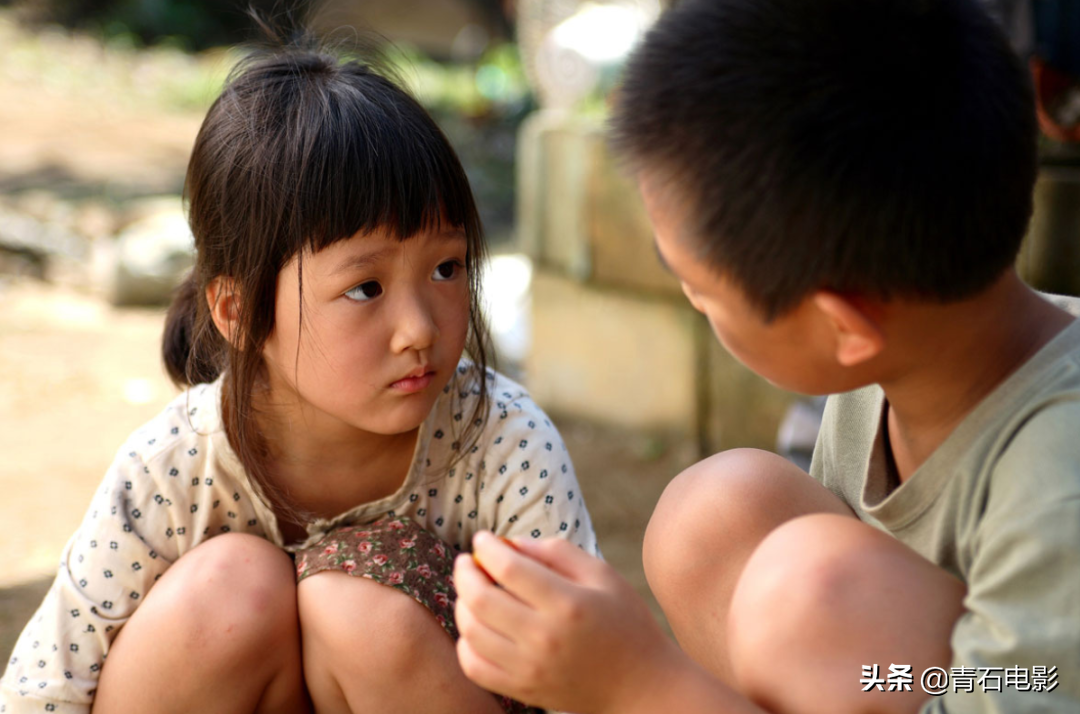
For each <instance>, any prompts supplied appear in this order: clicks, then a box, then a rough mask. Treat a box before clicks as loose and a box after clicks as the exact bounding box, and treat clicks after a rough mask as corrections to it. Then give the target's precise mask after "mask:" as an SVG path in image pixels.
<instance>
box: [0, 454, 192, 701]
mask: <svg viewBox="0 0 1080 714" xmlns="http://www.w3.org/2000/svg"><path fill="white" fill-rule="evenodd" d="M171 505H172V502H171V501H170V500H169V499H168V498H166V497H165V495H163V493H162V492H161V491H160V490H159V489H158V488H157V487H156V485H155V483H154V480H153V478H152V477H151V476H150V470H149V469H148V468H147V467H146V465H145V464H144V463H143V461H142V459H141V458H140V457H139V455H138V454H137V453H136V452H135V451H130V450H128V449H127V448H126V447H125V448H124V449H122V450H121V453H120V454H119V455H118V456H117V458H116V460H115V461H114V462H113V464H112V466H111V467H110V468H109V471H108V472H107V474H106V477H105V479H104V481H103V482H102V484H101V486H100V488H99V489H98V491H97V493H96V494H95V495H94V497H93V500H92V501H91V505H90V509H89V510H88V512H87V514H86V516H85V518H84V519H83V522H82V524H81V526H80V527H79V529H78V531H77V532H76V533H75V535H74V536H73V537H72V538H71V540H70V541H68V544H67V545H66V546H65V548H64V551H63V555H62V557H61V562H60V568H59V572H58V573H57V576H56V579H55V580H54V582H53V584H52V587H51V588H50V589H49V591H48V593H47V594H46V596H45V599H44V601H43V602H42V604H41V606H40V607H39V608H38V610H37V612H36V613H35V614H34V615H33V617H32V618H31V619H30V622H29V623H28V624H27V625H26V627H25V629H24V630H23V632H22V634H21V635H20V637H19V640H18V642H17V643H16V645H15V649H14V650H13V652H12V656H11V659H10V660H9V661H8V663H7V668H6V671H5V673H4V676H3V678H2V679H0V712H2V713H3V714H22V713H24V712H35V713H37V712H62V713H64V714H76V713H77V714H84V713H86V712H89V710H90V704H91V703H92V701H93V698H94V693H95V691H96V687H97V681H98V676H99V674H100V671H101V667H102V665H103V663H104V661H105V656H106V655H107V653H108V650H109V645H110V644H111V642H112V640H113V638H115V636H116V634H117V632H118V630H119V628H120V627H121V626H122V625H123V624H124V623H125V622H126V621H127V620H128V618H130V617H131V615H132V614H133V613H134V612H135V609H136V608H137V607H138V606H139V604H140V603H141V602H142V599H143V598H144V597H145V596H146V594H147V592H149V590H150V587H151V586H152V585H153V583H154V581H155V580H156V579H157V578H159V577H160V576H161V575H162V574H163V573H164V572H165V570H166V569H167V568H168V567H169V565H170V564H171V562H172V560H174V559H175V558H176V557H177V556H176V553H175V552H174V551H175V549H176V545H175V541H176V539H172V538H171V533H172V528H171V527H170V526H169V525H168V521H169V520H170V508H169V507H170V506H171ZM158 526H160V528H159V527H158ZM166 531H168V533H169V534H170V535H169V536H166V534H165V532H166ZM158 541H160V542H158Z"/></svg>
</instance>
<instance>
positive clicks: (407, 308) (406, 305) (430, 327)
mask: <svg viewBox="0 0 1080 714" xmlns="http://www.w3.org/2000/svg"><path fill="white" fill-rule="evenodd" d="M438 339H439V326H438V325H437V324H436V322H435V315H434V313H433V312H432V310H431V309H430V307H429V306H428V305H426V304H425V302H424V301H423V300H422V299H420V298H418V297H414V298H403V299H402V303H401V306H400V309H399V313H398V319H397V321H396V325H395V328H394V335H393V337H392V338H391V340H390V349H391V350H392V351H393V352H395V353H400V352H405V351H407V350H410V349H412V350H418V351H419V350H426V349H429V348H430V347H431V346H432V345H434V344H435V341H436V340H438Z"/></svg>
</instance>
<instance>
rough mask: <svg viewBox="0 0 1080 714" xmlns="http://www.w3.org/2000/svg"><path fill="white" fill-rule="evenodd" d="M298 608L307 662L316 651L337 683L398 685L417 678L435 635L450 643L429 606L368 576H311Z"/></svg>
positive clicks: (305, 582) (300, 590)
mask: <svg viewBox="0 0 1080 714" xmlns="http://www.w3.org/2000/svg"><path fill="white" fill-rule="evenodd" d="M297 604H298V607H299V612H300V628H301V631H302V634H303V641H304V648H305V658H306V657H307V654H308V652H309V651H310V652H311V653H312V654H316V653H317V654H316V656H317V657H319V658H320V659H323V660H324V661H327V662H328V663H330V668H331V669H332V670H333V671H334V673H335V675H336V676H337V677H338V678H339V680H340V679H341V678H348V679H350V680H357V679H359V680H363V681H366V682H369V683H371V686H378V685H380V684H382V683H385V684H387V685H388V686H395V687H397V686H399V685H400V683H401V682H403V681H407V680H408V679H409V678H410V677H411V676H413V675H415V672H416V671H417V665H418V663H419V662H420V661H421V660H422V659H423V653H424V652H426V651H428V650H429V649H430V647H431V644H432V638H433V637H434V638H446V644H447V645H448V646H449V645H450V644H451V641H450V639H449V637H448V636H447V635H446V633H445V632H444V631H443V629H442V626H441V625H439V623H438V622H437V621H436V619H435V616H434V615H432V614H431V612H430V611H429V610H428V609H427V608H425V607H424V606H423V605H421V604H420V603H418V602H416V601H415V600H414V599H412V598H411V597H410V596H408V595H406V594H405V593H403V592H401V591H399V590H395V589H394V588H392V587H389V586H386V585H382V584H380V583H376V582H375V581H373V580H369V579H366V578H360V577H355V576H351V575H346V574H344V573H339V572H333V571H331V572H325V573H319V574H316V575H313V576H311V577H309V578H306V579H305V580H303V581H301V583H300V585H299V587H298V596H297ZM358 643H364V646H363V647H357V644H358Z"/></svg>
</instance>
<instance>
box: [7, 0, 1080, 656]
mask: <svg viewBox="0 0 1080 714" xmlns="http://www.w3.org/2000/svg"><path fill="white" fill-rule="evenodd" d="M249 4H250V5H252V6H253V7H255V8H257V9H259V10H261V11H262V12H264V13H265V14H267V15H269V16H277V15H278V14H280V13H281V12H282V7H283V6H282V3H281V2H269V1H268V0H256V1H255V2H252V3H249V2H247V0H244V1H243V2H234V1H233V0H172V1H170V0H14V1H12V0H7V1H5V0H0V654H5V653H6V652H8V651H9V650H10V648H11V647H12V645H13V644H14V639H15V637H16V636H17V634H18V632H19V631H20V630H21V628H22V626H23V624H24V623H25V621H26V619H27V618H28V617H29V616H30V615H31V613H32V612H33V610H34V608H35V607H36V606H37V604H38V602H39V601H40V598H41V597H42V595H43V594H44V591H45V589H46V588H47V586H48V583H49V582H50V581H51V577H52V574H53V573H54V572H55V569H56V563H57V561H58V558H59V555H60V552H61V550H62V548H63V546H64V543H65V542H66V540H67V538H68V537H69V536H70V535H71V534H72V533H73V532H74V530H75V528H76V527H77V526H78V524H79V521H80V520H81V518H82V515H83V512H84V509H85V508H86V506H87V504H88V502H89V499H90V495H91V493H92V492H93V490H94V488H95V487H96V486H97V484H98V483H99V481H100V479H101V477H102V475H103V474H104V472H105V469H106V468H107V466H108V464H109V463H110V461H111V460H112V458H113V455H114V452H115V450H116V448H117V447H118V446H119V445H120V444H121V443H122V442H123V440H124V439H125V438H126V437H127V436H128V434H129V433H130V432H131V431H132V430H134V429H135V428H136V427H137V426H139V425H140V424H142V423H143V422H145V421H146V420H148V419H149V418H151V417H152V416H153V415H154V414H156V413H157V412H158V411H159V410H160V408H161V407H162V405H163V404H164V403H165V402H166V401H167V400H168V399H169V398H170V397H171V396H172V395H173V394H175V393H176V391H175V389H174V388H173V387H172V386H171V385H170V384H169V382H168V380H167V379H166V378H165V374H164V371H163V369H162V367H161V364H160V359H159V357H158V354H159V350H158V342H159V340H160V336H161V329H162V324H163V317H164V310H165V305H166V304H167V301H168V296H169V294H170V291H171V290H172V288H173V287H174V286H175V285H176V284H177V282H178V281H179V280H180V279H181V277H182V276H183V275H184V273H185V271H186V270H187V269H188V267H189V266H190V265H191V261H192V257H191V236H190V233H189V232H188V229H187V225H186V222H185V220H184V215H183V210H182V206H181V202H180V193H181V190H182V187H183V180H184V171H185V168H186V164H187V158H188V153H189V151H190V149H191V146H192V144H193V142H194V138H195V134H196V132H197V130H198V127H199V124H200V122H201V120H202V117H203V114H204V113H205V111H206V109H207V108H208V106H209V104H210V103H211V101H212V100H213V99H214V98H215V96H216V95H217V93H218V91H219V90H220V88H221V86H222V82H223V81H224V78H225V76H226V75H227V73H228V71H229V69H230V67H231V66H232V65H233V64H234V63H235V62H236V60H237V59H238V58H239V57H241V56H242V54H243V51H244V50H243V49H242V43H243V42H244V41H245V40H249V39H251V38H253V37H254V34H253V31H252V22H251V21H250V19H249V18H248V17H247V16H246V14H245V12H244V10H245V8H246V7H247V6H248V5H249ZM665 4H666V2H663V1H662V0H608V1H606V2H582V1H580V0H516V1H515V0H330V1H329V2H321V3H318V4H316V3H298V4H294V7H293V14H294V17H301V16H308V17H310V24H311V25H312V26H313V27H314V28H316V29H317V30H318V31H319V32H321V33H325V34H328V35H330V36H335V35H339V34H340V35H343V36H346V37H347V36H349V35H350V34H351V33H353V32H354V31H355V30H356V29H359V30H363V29H365V28H373V29H375V30H377V31H378V32H379V33H380V34H382V35H384V36H385V37H386V38H387V39H389V40H390V41H391V42H392V43H393V45H394V48H395V49H394V51H393V58H394V61H395V63H396V64H397V65H398V66H399V67H400V69H401V71H402V74H403V76H404V77H405V78H406V81H408V83H409V84H410V88H411V89H412V90H413V92H414V93H415V94H416V95H417V96H418V98H419V99H420V100H421V101H422V103H423V104H424V105H425V106H427V107H428V109H429V110H430V111H431V112H432V114H433V115H434V116H435V118H436V120H437V121H438V122H439V124H440V125H441V126H442V127H443V129H444V131H445V132H446V133H447V135H448V136H449V138H450V140H451V142H452V143H453V144H454V146H455V148H456V149H457V151H458V153H459V155H460V157H461V159H462V162H463V163H464V165H465V168H466V171H467V173H468V175H469V178H470V181H471V183H472V186H473V190H474V192H475V194H476V197H477V201H478V204H479V206H480V211H481V215H482V218H483V221H484V224H485V227H486V230H487V235H488V239H489V242H490V245H491V248H492V252H493V259H492V261H491V265H490V267H489V269H488V272H487V274H486V278H485V293H486V295H487V300H488V311H489V316H490V319H491V323H492V327H493V332H494V337H495V342H496V348H497V351H498V355H499V363H498V366H499V368H500V369H501V370H502V371H504V372H506V373H508V374H510V375H511V376H513V377H514V378H516V379H519V380H521V381H523V382H524V383H525V384H526V385H527V386H528V387H529V389H530V390H531V391H532V393H533V395H534V397H535V398H536V399H537V401H538V402H539V403H540V404H541V406H543V407H544V408H545V409H546V410H548V411H549V413H551V414H552V416H553V417H554V418H555V419H556V421H557V424H558V426H559V427H560V429H561V431H562V432H563V435H564V437H565V438H566V441H567V443H568V446H569V448H570V451H571V454H572V456H573V458H574V461H575V465H576V467H577V472H578V477H579V479H580V481H581V484H582V488H583V490H584V492H585V495H586V498H587V500H588V503H589V506H590V510H591V511H592V514H593V516H594V519H595V521H596V526H597V531H598V534H599V536H600V539H601V544H602V547H603V548H604V551H605V555H606V557H607V558H608V560H609V561H611V562H612V563H613V564H614V565H615V567H616V568H618V569H619V570H620V571H621V572H623V574H624V575H626V576H627V578H629V579H630V581H631V582H632V583H633V584H634V585H635V587H637V588H638V590H639V591H640V592H642V594H643V595H645V596H646V597H648V591H647V588H646V587H645V581H644V576H643V575H642V573H641V567H640V545H641V539H642V535H643V533H644V528H645V524H646V522H647V520H648V517H649V515H650V513H651V512H652V507H653V505H654V504H655V503H656V500H657V499H658V498H659V495H660V493H661V491H662V490H663V487H664V486H665V485H666V483H667V482H668V481H669V480H670V479H671V478H672V477H673V476H674V475H675V474H677V473H678V472H679V471H680V470H682V469H683V468H685V467H686V466H687V465H689V464H690V463H692V462H693V461H694V460H697V459H698V458H700V457H701V456H703V455H705V454H708V453H712V452H715V451H718V450H720V449H724V448H731V447H736V446H756V447H760V448H767V449H774V450H777V451H779V452H780V453H783V454H784V455H786V456H788V457H789V458H792V459H793V460H795V461H796V462H798V463H800V464H802V465H803V466H806V465H807V464H808V460H809V453H810V449H811V448H812V446H813V440H814V437H815V435H816V430H817V423H818V419H819V414H820V407H821V401H820V400H816V401H815V400H806V399H802V398H799V397H797V396H796V395H791V394H787V393H783V392H781V391H779V390H777V389H775V388H773V387H771V386H770V385H768V384H767V383H765V382H764V381H762V380H760V379H758V378H757V377H756V376H754V375H753V374H751V373H750V372H748V371H747V370H746V369H745V368H743V367H741V366H740V365H738V364H737V363H735V362H734V361H733V360H732V359H731V358H730V357H728V356H727V355H726V354H725V353H724V352H723V350H722V349H721V348H720V347H719V345H718V344H717V343H716V341H715V339H714V338H713V337H712V335H711V333H710V332H709V329H708V326H707V324H706V323H705V322H704V320H703V319H702V318H701V316H699V315H698V314H697V313H695V312H694V311H693V310H692V309H691V308H690V306H689V305H688V304H687V303H686V301H685V299H684V298H683V296H682V293H681V291H680V289H679V286H678V284H677V283H676V282H675V281H674V279H673V278H672V277H671V276H670V275H669V274H668V273H666V272H665V271H664V269H663V268H661V266H660V265H659V264H658V262H657V260H656V254H655V250H654V248H653V243H652V237H651V230H650V228H649V225H648V222H647V220H646V217H645V214H644V211H643V209H642V207H641V204H640V201H639V199H638V197H637V195H636V193H635V191H634V189H633V187H632V186H631V185H630V183H629V181H628V180H627V178H626V177H625V176H623V175H621V174H620V173H619V171H618V168H617V166H616V165H615V163H614V162H613V160H612V158H611V156H610V155H609V153H608V151H607V148H606V146H605V144H604V138H603V128H604V120H605V116H606V111H607V100H606V97H607V96H609V94H610V92H611V90H612V89H613V87H614V85H615V83H616V81H617V77H618V72H619V68H620V66H621V64H622V62H623V60H624V59H625V57H626V55H627V54H628V52H629V51H630V50H631V48H632V47H633V46H634V44H635V43H636V42H637V40H638V39H639V38H640V36H641V34H642V32H643V31H644V30H645V29H646V28H647V27H648V26H649V24H650V23H651V22H652V21H653V20H654V19H655V18H656V17H657V15H658V14H659V13H660V12H661V11H662V9H663V6H664V5H665ZM986 4H987V6H988V9H989V10H990V11H991V12H994V13H995V14H996V16H997V17H998V18H999V19H1000V20H1001V21H1002V22H1003V23H1004V24H1005V25H1006V27H1007V28H1008V29H1009V31H1010V35H1011V36H1012V37H1013V40H1014V43H1015V44H1016V46H1017V49H1018V50H1019V51H1020V52H1022V53H1023V54H1024V56H1025V57H1031V58H1033V70H1034V71H1035V72H1036V73H1037V74H1036V79H1037V81H1038V83H1039V85H1040V87H1041V94H1040V98H1041V100H1040V121H1041V123H1042V126H1043V130H1044V136H1043V137H1042V138H1041V142H1042V145H1041V146H1042V149H1041V151H1042V164H1043V166H1042V172H1041V175H1040V180H1039V184H1038V187H1037V190H1036V204H1037V209H1036V215H1035V219H1034V220H1033V222H1032V227H1031V230H1030V234H1029V235H1028V237H1027V239H1026V242H1025V245H1024V249H1023V250H1022V255H1021V260H1020V268H1021V271H1022V273H1023V275H1024V276H1025V278H1026V279H1028V280H1029V282H1031V283H1032V284H1034V285H1036V286H1037V287H1040V288H1042V289H1045V290H1050V291H1054V292H1063V293H1071V294H1077V293H1078V292H1080V290H1078V288H1080V285H1078V282H1080V151H1078V150H1077V146H1080V144H1077V141H1078V140H1080V88H1078V84H1077V78H1078V77H1080V58H1078V57H1077V54H1078V47H1080V41H1078V40H1077V38H1078V37H1080V3H1076V2H1071V1H1070V0H1060V1H1059V0H986ZM1070 8H1071V9H1070ZM1040 28H1041V29H1040Z"/></svg>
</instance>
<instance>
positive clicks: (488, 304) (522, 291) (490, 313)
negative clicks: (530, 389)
mask: <svg viewBox="0 0 1080 714" xmlns="http://www.w3.org/2000/svg"><path fill="white" fill-rule="evenodd" d="M531 284H532V261H531V260H529V258H528V257H526V256H524V255H521V254H516V253H515V254H509V255H496V256H494V257H493V258H491V260H490V261H489V262H488V265H487V268H486V270H485V271H484V277H483V294H484V312H485V314H486V315H487V318H488V325H489V327H490V328H491V339H492V341H493V342H494V343H495V350H496V352H497V353H498V355H499V357H501V358H503V359H505V360H507V361H509V362H511V363H514V364H518V365H520V364H521V363H522V362H524V360H525V357H526V356H527V355H528V353H529V348H530V346H531V339H532V327H531V324H530V322H529V308H530V305H531V302H530V300H531V298H530V295H531V293H530V291H529V287H530V285H531Z"/></svg>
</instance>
